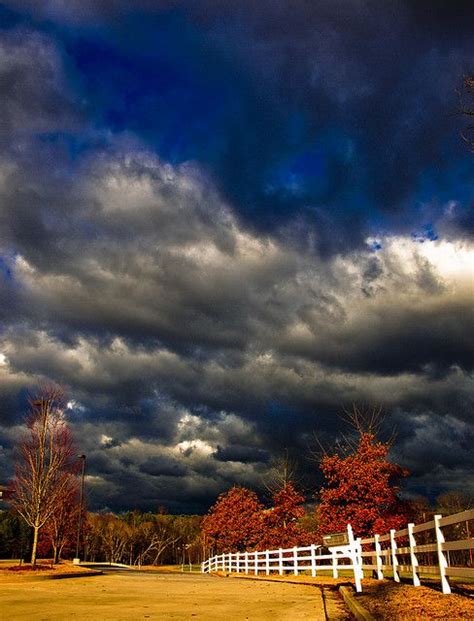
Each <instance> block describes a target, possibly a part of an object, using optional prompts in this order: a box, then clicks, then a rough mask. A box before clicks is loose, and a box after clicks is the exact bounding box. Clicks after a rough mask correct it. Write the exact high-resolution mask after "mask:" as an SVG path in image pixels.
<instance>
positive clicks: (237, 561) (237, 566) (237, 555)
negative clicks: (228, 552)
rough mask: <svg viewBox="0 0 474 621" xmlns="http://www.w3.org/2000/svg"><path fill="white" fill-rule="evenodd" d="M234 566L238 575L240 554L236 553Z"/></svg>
mask: <svg viewBox="0 0 474 621" xmlns="http://www.w3.org/2000/svg"><path fill="white" fill-rule="evenodd" d="M235 565H236V570H237V573H238V574H240V552H236V554H235Z"/></svg>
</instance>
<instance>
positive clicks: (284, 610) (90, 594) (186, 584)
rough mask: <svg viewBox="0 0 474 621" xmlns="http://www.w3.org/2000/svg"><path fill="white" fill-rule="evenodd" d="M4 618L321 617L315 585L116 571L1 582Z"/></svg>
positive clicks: (234, 620) (210, 620)
mask: <svg viewBox="0 0 474 621" xmlns="http://www.w3.org/2000/svg"><path fill="white" fill-rule="evenodd" d="M0 601H1V608H2V615H1V618H2V619H5V620H8V621H17V620H20V619H25V620H26V619H28V620H29V621H60V620H66V619H67V620H68V621H75V620H77V621H88V620H91V621H92V620H94V621H97V620H101V621H102V620H103V621H108V620H113V621H122V620H123V621H125V620H126V621H132V620H136V619H151V620H156V619H163V620H164V619H166V620H168V619H174V620H184V619H186V620H188V619H189V620H193V621H194V620H196V621H199V620H202V621H204V620H206V621H217V620H219V621H224V620H225V621H240V620H245V619H249V620H254V619H255V620H259V621H260V620H262V621H270V620H271V621H279V620H282V621H283V620H285V621H288V619H291V620H292V621H297V620H298V619H311V620H312V621H317V620H321V621H324V619H325V618H326V617H325V613H324V605H323V599H322V596H321V591H320V589H319V588H317V587H311V586H300V585H293V584H277V583H272V582H253V581H252V582H250V581H244V580H232V579H226V578H214V577H210V576H202V575H194V576H193V575H143V574H128V575H127V573H124V572H120V573H117V574H108V575H103V576H94V577H89V578H74V579H68V580H40V581H30V582H25V581H13V580H11V581H8V580H5V579H3V580H1V581H0Z"/></svg>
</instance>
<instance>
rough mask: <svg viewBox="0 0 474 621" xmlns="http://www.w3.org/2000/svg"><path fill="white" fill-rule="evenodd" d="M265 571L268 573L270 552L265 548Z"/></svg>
mask: <svg viewBox="0 0 474 621" xmlns="http://www.w3.org/2000/svg"><path fill="white" fill-rule="evenodd" d="M265 573H266V574H267V576H269V575H270V552H269V551H268V550H265Z"/></svg>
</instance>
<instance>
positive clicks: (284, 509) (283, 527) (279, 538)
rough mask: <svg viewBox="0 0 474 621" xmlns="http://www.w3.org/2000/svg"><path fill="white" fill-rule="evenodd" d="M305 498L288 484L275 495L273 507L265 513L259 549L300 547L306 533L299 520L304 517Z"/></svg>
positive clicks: (292, 485) (291, 484)
mask: <svg viewBox="0 0 474 621" xmlns="http://www.w3.org/2000/svg"><path fill="white" fill-rule="evenodd" d="M303 503H304V496H302V495H301V494H300V493H299V492H298V491H297V490H296V489H295V486H294V484H293V483H291V482H288V483H285V484H284V485H283V487H282V488H281V489H280V490H278V491H276V492H275V493H274V494H273V506H272V507H271V508H270V509H267V510H265V511H264V512H263V532H262V539H261V541H260V543H259V548H260V549H262V550H265V549H273V548H280V547H283V548H288V547H291V546H295V545H298V544H299V543H300V542H301V538H302V537H303V536H304V532H303V531H302V530H301V528H300V526H299V523H298V520H299V519H300V518H302V517H303V516H304V507H303Z"/></svg>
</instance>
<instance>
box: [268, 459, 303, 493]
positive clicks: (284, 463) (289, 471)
mask: <svg viewBox="0 0 474 621" xmlns="http://www.w3.org/2000/svg"><path fill="white" fill-rule="evenodd" d="M297 474H298V464H297V462H296V461H295V460H293V459H291V458H290V456H289V453H288V449H285V452H284V454H283V456H282V457H280V458H278V459H275V460H274V461H273V466H272V468H271V469H270V470H269V472H268V474H267V475H266V477H265V480H264V481H263V484H264V486H265V488H266V489H267V491H268V492H270V494H272V495H273V494H276V493H277V492H279V491H280V490H281V489H283V488H284V487H285V485H287V484H288V483H295V481H296V478H297Z"/></svg>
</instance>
